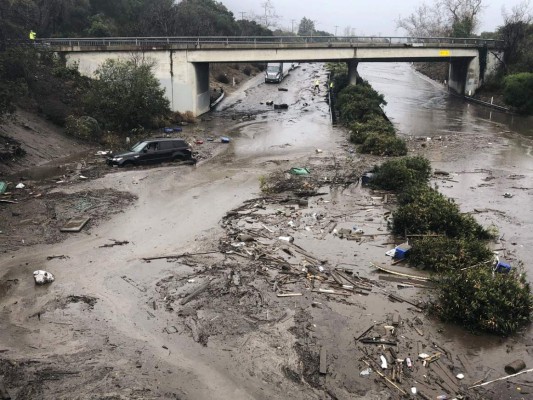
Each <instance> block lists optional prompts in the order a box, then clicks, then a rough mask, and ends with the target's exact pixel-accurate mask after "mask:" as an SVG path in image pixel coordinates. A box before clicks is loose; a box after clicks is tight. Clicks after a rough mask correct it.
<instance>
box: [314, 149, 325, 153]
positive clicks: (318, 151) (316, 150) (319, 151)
mask: <svg viewBox="0 0 533 400" xmlns="http://www.w3.org/2000/svg"><path fill="white" fill-rule="evenodd" d="M322 151H323V150H322V149H315V152H316V153H317V154H320V153H322Z"/></svg>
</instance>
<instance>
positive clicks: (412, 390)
mask: <svg viewBox="0 0 533 400" xmlns="http://www.w3.org/2000/svg"><path fill="white" fill-rule="evenodd" d="M411 393H413V394H416V388H415V387H414V386H413V387H412V388H411Z"/></svg>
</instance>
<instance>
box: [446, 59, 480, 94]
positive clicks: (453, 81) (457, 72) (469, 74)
mask: <svg viewBox="0 0 533 400" xmlns="http://www.w3.org/2000/svg"><path fill="white" fill-rule="evenodd" d="M480 80H481V79H480V68H479V57H474V58H470V59H468V58H466V59H455V60H452V61H451V62H450V70H449V78H448V87H449V88H450V89H452V90H453V91H454V92H455V93H457V94H460V95H467V96H473V95H474V93H475V92H476V90H477V89H478V88H479V87H480V86H481V85H480Z"/></svg>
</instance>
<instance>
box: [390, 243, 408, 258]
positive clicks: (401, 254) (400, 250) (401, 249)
mask: <svg viewBox="0 0 533 400" xmlns="http://www.w3.org/2000/svg"><path fill="white" fill-rule="evenodd" d="M395 250H396V251H395V252H394V258H396V259H398V260H403V259H404V258H405V257H407V254H408V253H409V251H410V250H411V246H409V245H408V244H407V243H402V244H400V245H399V246H396V249H395Z"/></svg>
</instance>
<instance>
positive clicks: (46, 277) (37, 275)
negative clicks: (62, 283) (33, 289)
mask: <svg viewBox="0 0 533 400" xmlns="http://www.w3.org/2000/svg"><path fill="white" fill-rule="evenodd" d="M33 279H35V283H36V284H37V285H44V284H46V283H51V282H53V281H54V280H55V278H54V275H52V274H51V273H50V272H46V271H43V270H41V269H39V270H37V271H33Z"/></svg>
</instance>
